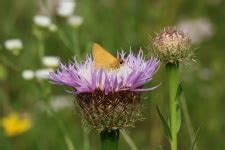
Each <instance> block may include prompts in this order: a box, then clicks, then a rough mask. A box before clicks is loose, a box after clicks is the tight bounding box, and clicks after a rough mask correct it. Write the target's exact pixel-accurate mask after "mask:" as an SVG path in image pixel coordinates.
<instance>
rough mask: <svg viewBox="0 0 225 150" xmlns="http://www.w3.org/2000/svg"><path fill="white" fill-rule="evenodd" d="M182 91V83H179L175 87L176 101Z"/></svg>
mask: <svg viewBox="0 0 225 150" xmlns="http://www.w3.org/2000/svg"><path fill="white" fill-rule="evenodd" d="M182 91H183V89H182V84H181V83H180V84H179V85H178V87H177V93H176V102H178V101H179V100H180V95H181V93H182Z"/></svg>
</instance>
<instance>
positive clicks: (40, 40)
mask: <svg viewBox="0 0 225 150" xmlns="http://www.w3.org/2000/svg"><path fill="white" fill-rule="evenodd" d="M38 46H39V48H38V53H39V58H40V61H41V60H42V58H43V56H44V55H45V45H44V38H43V37H40V38H38Z"/></svg>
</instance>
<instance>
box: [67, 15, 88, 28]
mask: <svg viewBox="0 0 225 150" xmlns="http://www.w3.org/2000/svg"><path fill="white" fill-rule="evenodd" d="M83 21H84V19H83V17H81V16H70V17H69V18H68V20H67V22H68V24H69V25H70V26H72V27H79V26H80V25H81V24H82V23H83Z"/></svg>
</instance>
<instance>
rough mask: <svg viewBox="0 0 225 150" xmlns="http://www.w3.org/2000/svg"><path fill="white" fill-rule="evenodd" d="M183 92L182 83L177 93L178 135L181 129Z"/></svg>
mask: <svg viewBox="0 0 225 150" xmlns="http://www.w3.org/2000/svg"><path fill="white" fill-rule="evenodd" d="M182 91H183V89H182V84H181V83H180V84H179V85H178V88H177V92H176V112H177V113H176V114H177V133H178V132H179V130H180V127H181V109H180V96H181V94H182Z"/></svg>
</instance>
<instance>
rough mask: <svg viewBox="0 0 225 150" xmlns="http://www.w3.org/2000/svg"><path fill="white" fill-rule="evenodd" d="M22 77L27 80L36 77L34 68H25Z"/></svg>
mask: <svg viewBox="0 0 225 150" xmlns="http://www.w3.org/2000/svg"><path fill="white" fill-rule="evenodd" d="M22 77H23V78H24V79H25V80H31V79H33V78H34V72H33V71H32V70H24V71H23V72H22Z"/></svg>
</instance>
